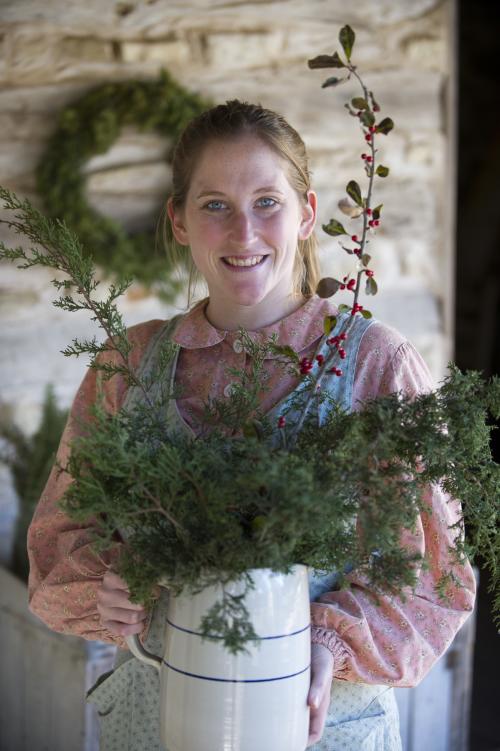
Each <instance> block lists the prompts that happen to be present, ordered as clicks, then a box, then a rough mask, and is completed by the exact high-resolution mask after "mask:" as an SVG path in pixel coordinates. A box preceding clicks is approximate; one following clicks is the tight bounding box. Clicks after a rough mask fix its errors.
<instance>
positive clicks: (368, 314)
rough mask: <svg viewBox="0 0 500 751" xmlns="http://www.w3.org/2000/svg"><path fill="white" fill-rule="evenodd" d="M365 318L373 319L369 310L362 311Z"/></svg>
mask: <svg viewBox="0 0 500 751" xmlns="http://www.w3.org/2000/svg"><path fill="white" fill-rule="evenodd" d="M360 312H361V315H362V316H363V318H373V316H372V314H371V313H370V311H369V310H362V311H360Z"/></svg>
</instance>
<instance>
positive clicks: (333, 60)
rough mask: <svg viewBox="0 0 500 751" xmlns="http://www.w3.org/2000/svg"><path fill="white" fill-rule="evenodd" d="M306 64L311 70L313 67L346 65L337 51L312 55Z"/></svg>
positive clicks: (340, 66)
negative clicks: (330, 53) (329, 53)
mask: <svg viewBox="0 0 500 751" xmlns="http://www.w3.org/2000/svg"><path fill="white" fill-rule="evenodd" d="M307 64H308V66H309V68H311V69H312V70H314V69H315V68H345V67H346V65H345V64H344V63H343V62H342V60H341V59H340V57H339V53H338V52H334V53H333V55H318V56H317V57H313V58H312V60H308V61H307Z"/></svg>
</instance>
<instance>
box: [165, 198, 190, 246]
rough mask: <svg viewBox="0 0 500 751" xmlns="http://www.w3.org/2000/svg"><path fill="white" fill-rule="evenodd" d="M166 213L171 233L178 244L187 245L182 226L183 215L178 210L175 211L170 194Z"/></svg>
mask: <svg viewBox="0 0 500 751" xmlns="http://www.w3.org/2000/svg"><path fill="white" fill-rule="evenodd" d="M167 214H168V216H169V219H170V224H171V226H172V233H173V235H174V237H175V239H176V240H177V242H178V243H179V244H180V245H189V240H188V233H187V230H186V227H185V226H184V217H183V216H182V212H181V211H180V210H178V211H175V210H174V206H173V202H172V196H170V198H169V199H168V201H167Z"/></svg>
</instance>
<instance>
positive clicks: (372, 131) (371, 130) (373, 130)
mask: <svg viewBox="0 0 500 751" xmlns="http://www.w3.org/2000/svg"><path fill="white" fill-rule="evenodd" d="M368 130H369V131H370V133H375V131H376V130H377V129H376V127H375V126H374V125H370V127H369V128H368Z"/></svg>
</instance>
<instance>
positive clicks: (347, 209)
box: [337, 198, 364, 219]
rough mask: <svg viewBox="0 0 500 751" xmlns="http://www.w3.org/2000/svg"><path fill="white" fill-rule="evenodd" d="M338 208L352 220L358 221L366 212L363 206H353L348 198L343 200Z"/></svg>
mask: <svg viewBox="0 0 500 751" xmlns="http://www.w3.org/2000/svg"><path fill="white" fill-rule="evenodd" d="M337 206H338V207H339V209H340V210H341V212H342V213H343V214H346V216H349V217H351V219H357V217H358V216H361V214H362V213H363V211H364V208H363V207H362V206H361V207H360V206H353V204H352V203H351V202H350V201H348V200H347V198H341V199H340V201H339V202H338V204H337Z"/></svg>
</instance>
